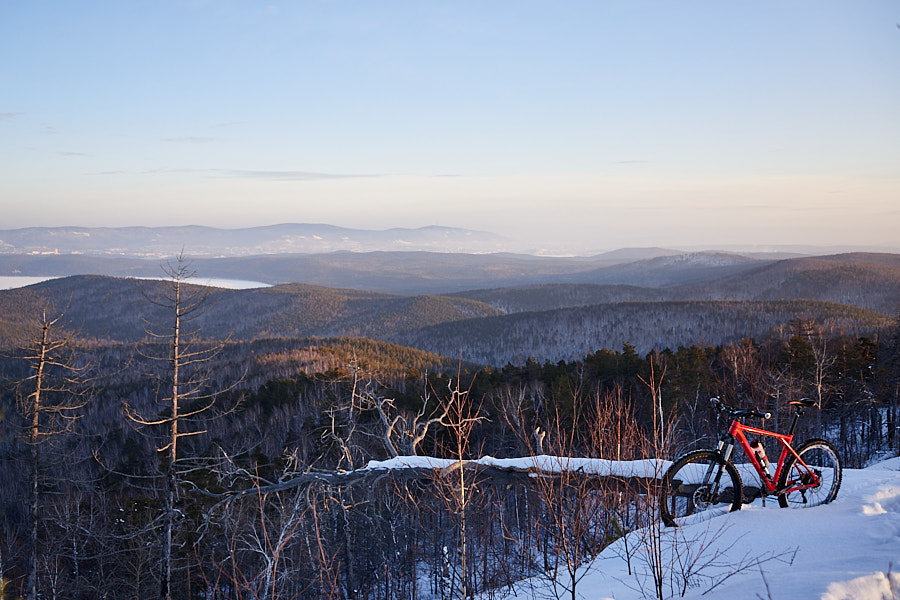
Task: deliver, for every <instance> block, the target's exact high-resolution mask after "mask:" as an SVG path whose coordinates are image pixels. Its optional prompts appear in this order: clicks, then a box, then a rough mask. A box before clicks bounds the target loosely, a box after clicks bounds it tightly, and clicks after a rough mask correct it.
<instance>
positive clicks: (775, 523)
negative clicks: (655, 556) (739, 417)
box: [516, 458, 900, 600]
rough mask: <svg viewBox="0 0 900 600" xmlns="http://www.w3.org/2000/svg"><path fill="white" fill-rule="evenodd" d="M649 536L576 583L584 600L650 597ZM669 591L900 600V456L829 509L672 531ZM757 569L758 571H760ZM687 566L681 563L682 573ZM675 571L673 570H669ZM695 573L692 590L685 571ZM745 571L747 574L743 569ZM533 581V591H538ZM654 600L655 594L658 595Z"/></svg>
mask: <svg viewBox="0 0 900 600" xmlns="http://www.w3.org/2000/svg"><path fill="white" fill-rule="evenodd" d="M641 533H642V532H641V531H636V532H633V533H632V534H630V535H629V536H628V538H629V542H630V544H631V546H630V548H631V552H632V553H633V560H632V563H631V565H630V566H631V571H632V572H631V573H629V566H628V565H627V564H626V562H625V560H624V556H625V555H626V550H625V546H624V542H623V541H621V540H620V541H619V542H616V543H615V544H613V545H612V546H610V547H608V548H606V549H605V550H604V551H603V552H602V553H601V554H600V556H599V557H598V558H597V559H596V560H595V561H594V562H593V563H592V564H591V565H590V567H589V571H588V573H587V575H586V576H585V577H584V579H583V580H582V581H581V582H580V583H579V584H578V588H577V589H578V591H579V593H580V595H581V596H580V597H582V598H584V599H585V600H607V599H613V598H614V599H615V600H638V599H640V598H646V597H648V596H645V595H644V594H643V593H642V592H641V591H640V590H641V588H642V586H643V589H645V590H646V591H647V592H648V593H652V592H651V590H652V581H651V580H650V579H649V572H648V565H647V564H646V563H647V561H646V560H645V559H643V558H642V555H641V554H640V553H638V552H635V548H641ZM662 555H663V557H664V561H665V562H666V564H667V574H671V575H672V576H673V577H672V578H671V579H669V578H667V579H666V582H665V590H666V591H667V592H673V591H674V592H675V593H672V597H682V596H681V590H680V589H677V590H672V586H673V585H674V586H676V587H677V586H679V585H682V586H684V587H686V589H685V590H684V596H683V597H684V598H687V599H693V600H699V599H700V598H703V599H704V600H734V599H737V598H771V599H774V600H782V599H788V598H789V599H791V600H891V599H894V598H898V597H900V568H898V566H900V459H897V458H895V459H891V460H888V461H885V462H883V463H880V464H877V465H873V466H871V467H869V468H867V469H845V470H844V478H843V484H842V486H841V490H840V492H839V493H838V497H837V499H836V500H835V501H834V502H832V503H831V504H828V505H826V506H819V507H815V508H808V509H782V508H778V503H777V502H771V501H770V502H768V503H767V505H766V506H765V507H763V506H762V505H761V504H760V503H759V501H757V502H756V503H754V504H753V505H750V506H745V507H744V508H743V509H742V510H741V511H739V512H734V513H730V514H727V515H725V516H720V517H716V518H714V519H711V520H709V521H706V522H700V523H694V524H692V525H686V526H684V527H681V528H678V529H666V530H665V531H664V532H663V538H662ZM757 563H759V564H757ZM679 564H680V565H682V566H679ZM668 567H671V571H669V570H668ZM689 568H693V569H694V571H695V572H694V573H693V574H692V576H691V577H689V579H688V581H687V584H686V585H685V582H684V577H682V576H683V575H684V574H685V572H686V571H687V570H688V569H689ZM738 571H740V572H738ZM532 584H533V585H532ZM516 591H517V592H518V595H519V596H520V597H528V596H529V594H532V595H535V596H538V595H543V594H545V593H548V592H551V590H550V589H549V588H548V586H547V584H546V582H544V581H534V582H526V583H524V584H520V585H519V586H517V589H516ZM650 597H653V596H650Z"/></svg>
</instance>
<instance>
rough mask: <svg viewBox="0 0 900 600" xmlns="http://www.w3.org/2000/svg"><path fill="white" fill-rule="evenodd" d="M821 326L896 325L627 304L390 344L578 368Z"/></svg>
mask: <svg viewBox="0 0 900 600" xmlns="http://www.w3.org/2000/svg"><path fill="white" fill-rule="evenodd" d="M810 318H812V319H815V320H817V321H818V322H820V323H821V324H823V326H825V327H826V328H827V329H828V330H830V331H842V332H845V333H848V334H868V333H869V332H871V331H876V330H878V329H879V328H882V327H885V326H887V325H889V324H890V322H891V319H890V318H889V317H887V316H885V315H882V314H879V313H874V312H871V311H867V310H864V309H858V308H854V307H851V306H846V305H841V304H832V303H827V302H814V301H808V300H785V301H690V302H621V303H615V304H598V305H592V306H581V307H573V308H566V309H559V310H547V311H529V312H519V313H514V314H509V315H503V316H497V317H485V318H481V319H467V320H460V321H452V322H446V323H441V324H439V325H433V326H430V327H423V328H421V329H417V330H413V331H409V332H406V333H399V334H397V335H394V336H391V338H390V339H391V341H395V342H397V343H400V344H403V345H407V346H413V347H416V348H423V349H426V350H429V351H431V352H435V353H437V354H443V355H446V356H460V355H462V356H464V357H466V358H467V359H468V360H471V361H473V362H479V363H483V364H491V365H503V364H506V363H507V362H512V363H521V362H524V361H526V360H528V359H529V358H531V357H534V356H539V357H547V358H549V359H550V360H552V361H553V362H556V361H558V360H567V361H569V360H577V359H578V358H579V357H581V356H584V355H585V354H587V353H590V352H593V351H595V350H596V349H598V348H619V347H621V346H622V344H623V343H629V344H632V345H634V346H635V347H636V348H637V349H638V351H639V352H640V353H642V354H646V353H647V352H650V351H651V350H653V349H654V348H666V347H668V348H677V347H679V346H690V345H691V344H694V343H705V344H709V345H713V346H716V345H722V344H726V343H734V342H738V341H740V340H741V339H742V338H744V337H751V338H755V339H759V340H765V339H767V338H768V337H769V336H770V335H774V336H775V337H776V338H777V333H775V330H776V329H777V328H778V327H780V326H781V325H783V324H784V323H788V322H790V321H792V320H797V319H810Z"/></svg>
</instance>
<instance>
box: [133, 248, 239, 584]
mask: <svg viewBox="0 0 900 600" xmlns="http://www.w3.org/2000/svg"><path fill="white" fill-rule="evenodd" d="M163 272H164V273H165V275H166V277H167V279H166V281H165V282H164V285H163V286H162V288H156V290H158V291H155V292H154V291H153V289H150V290H145V293H144V296H145V297H146V298H147V300H148V301H149V302H150V303H152V304H153V305H155V306H158V307H160V308H162V309H163V311H164V312H165V313H167V314H168V323H164V324H161V323H147V324H146V326H145V330H146V333H147V335H148V336H149V337H150V338H151V339H152V340H155V341H156V342H158V343H156V344H151V345H150V346H151V350H150V351H148V352H147V353H146V354H145V358H147V359H149V360H151V361H156V362H161V363H164V364H166V365H167V367H168V368H167V369H165V371H164V372H163V373H164V374H161V375H160V379H161V381H163V382H165V383H164V384H163V385H161V386H160V389H161V391H160V392H159V394H158V395H159V396H161V397H159V398H157V403H158V405H159V412H158V413H157V415H156V416H148V415H145V414H143V413H142V412H140V411H139V410H138V409H136V408H135V407H133V406H131V405H128V404H126V405H125V407H124V408H125V414H126V416H127V417H128V419H130V420H131V421H132V422H134V423H136V424H137V425H139V426H142V427H157V428H162V429H163V430H164V433H163V435H162V437H161V442H160V445H158V446H157V451H158V452H159V453H160V455H161V457H162V458H163V460H162V463H163V472H162V477H163V479H164V482H165V484H164V492H163V514H162V515H161V521H162V530H163V533H162V556H161V571H162V572H161V575H160V598H161V599H163V600H170V599H171V598H172V594H173V592H172V583H173V571H174V569H175V555H174V550H175V549H176V540H175V533H176V531H175V530H176V526H177V524H178V521H179V516H180V514H181V511H180V510H179V506H178V503H179V500H180V496H181V489H180V488H181V487H182V485H183V483H184V479H183V476H184V475H185V473H186V472H187V470H188V469H189V465H188V464H187V461H186V458H185V457H182V456H181V455H180V454H179V442H180V441H181V440H182V439H183V438H185V437H188V436H194V435H199V434H203V433H205V430H204V429H202V421H203V420H204V419H208V418H211V417H212V416H213V414H212V412H213V410H214V408H215V407H216V400H217V398H218V397H219V394H221V393H222V392H223V391H225V390H218V391H212V390H210V387H209V382H210V379H209V377H208V375H207V374H206V373H205V372H204V369H203V367H204V365H207V364H208V363H209V362H210V361H211V360H212V359H213V358H214V357H215V356H216V355H217V354H219V352H221V350H222V349H223V347H224V343H210V342H203V341H201V340H200V329H199V327H198V326H196V324H195V321H196V319H197V318H199V317H200V316H202V315H203V314H204V313H205V311H206V309H207V308H208V303H207V301H208V299H209V294H210V288H208V287H201V286H196V285H191V284H190V283H188V282H189V280H190V279H191V278H193V277H195V276H196V271H193V270H192V269H191V265H190V261H188V260H187V258H186V257H185V255H184V251H183V250H182V252H181V253H180V254H179V255H178V256H177V257H176V258H175V262H174V263H173V262H169V263H166V264H165V265H164V266H163ZM159 290H161V291H159ZM154 350H155V351H154Z"/></svg>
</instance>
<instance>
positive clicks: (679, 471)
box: [659, 450, 744, 527]
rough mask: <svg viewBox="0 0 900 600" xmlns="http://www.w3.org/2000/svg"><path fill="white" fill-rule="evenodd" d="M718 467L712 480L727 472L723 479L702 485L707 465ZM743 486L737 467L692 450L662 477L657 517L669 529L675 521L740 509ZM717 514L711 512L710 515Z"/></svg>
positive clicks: (712, 454) (708, 451) (713, 455)
mask: <svg viewBox="0 0 900 600" xmlns="http://www.w3.org/2000/svg"><path fill="white" fill-rule="evenodd" d="M713 464H717V465H719V466H720V467H723V468H721V469H713V470H712V473H713V477H716V473H717V472H719V473H721V474H722V475H724V474H726V473H727V477H726V478H725V479H724V480H723V478H722V475H719V476H718V484H716V482H715V481H713V482H709V483H704V479H705V478H706V474H707V472H709V466H710V465H713ZM743 493H744V485H743V482H742V481H741V475H740V473H738V470H737V468H736V467H735V466H734V465H733V464H732V463H731V462H729V461H726V460H724V459H723V458H722V457H721V456H720V455H719V454H717V453H716V452H713V451H712V450H695V451H693V452H689V453H687V454H685V455H684V456H682V457H681V458H679V459H678V460H676V461H675V462H674V463H672V466H671V467H669V469H668V470H667V471H666V474H665V475H664V476H663V481H662V487H661V489H660V496H659V514H660V518H661V519H662V522H663V523H665V524H666V525H667V526H669V527H677V526H678V523H677V520H678V519H682V518H684V517H687V516H690V515H694V514H697V513H703V512H707V511H711V509H716V508H722V509H726V508H727V511H725V512H730V511H733V510H740V509H741V503H742V501H743ZM714 512H715V513H718V512H719V511H715V510H713V511H711V512H710V516H713V513H714Z"/></svg>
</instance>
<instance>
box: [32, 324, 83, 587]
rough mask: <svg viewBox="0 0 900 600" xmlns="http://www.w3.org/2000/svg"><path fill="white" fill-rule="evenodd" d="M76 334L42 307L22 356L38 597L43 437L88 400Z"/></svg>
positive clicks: (63, 426) (65, 425) (62, 427)
mask: <svg viewBox="0 0 900 600" xmlns="http://www.w3.org/2000/svg"><path fill="white" fill-rule="evenodd" d="M73 337H74V335H73V334H71V333H66V332H64V330H63V328H62V315H59V316H57V317H54V318H50V317H48V316H47V312H46V311H44V312H43V313H42V315H41V317H40V320H39V322H38V323H37V327H36V329H35V333H34V335H33V337H32V339H31V341H30V343H29V344H28V346H27V347H26V348H24V354H23V355H22V356H21V357H20V358H22V359H24V360H25V361H27V362H28V364H29V375H28V376H27V377H26V378H25V379H24V380H22V381H20V382H19V385H18V394H17V395H18V406H19V411H20V413H21V414H22V417H23V418H24V420H25V422H26V428H27V433H26V437H27V441H28V448H29V450H30V452H31V482H30V483H31V486H30V487H31V498H30V514H29V517H30V526H31V535H30V538H31V540H30V541H31V544H30V557H29V565H30V571H29V574H28V582H27V585H26V587H27V590H28V591H27V594H28V597H29V598H32V599H36V598H37V597H38V556H39V553H38V545H39V540H38V529H39V520H40V519H39V510H40V493H39V491H40V487H41V448H42V444H43V442H44V441H45V440H47V439H49V438H51V437H53V436H56V435H58V434H60V433H62V432H65V431H68V430H69V429H70V427H71V426H72V424H73V423H74V422H75V420H77V419H78V418H79V416H80V415H79V414H78V411H79V410H80V409H82V408H83V407H84V406H85V405H86V404H87V401H88V400H87V398H88V396H87V395H86V394H85V390H84V384H85V380H84V373H85V367H84V366H79V365H77V364H76V359H75V357H74V355H73Z"/></svg>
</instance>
